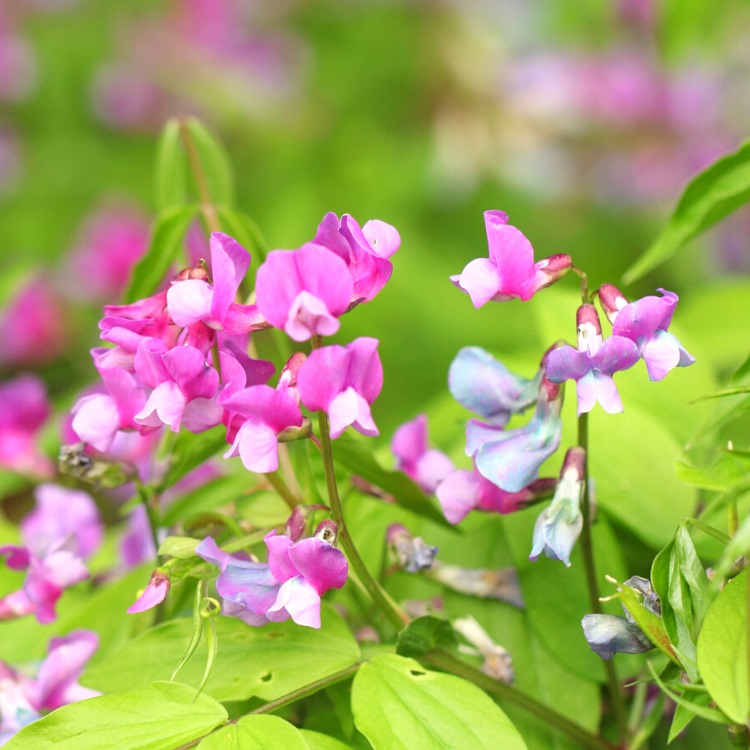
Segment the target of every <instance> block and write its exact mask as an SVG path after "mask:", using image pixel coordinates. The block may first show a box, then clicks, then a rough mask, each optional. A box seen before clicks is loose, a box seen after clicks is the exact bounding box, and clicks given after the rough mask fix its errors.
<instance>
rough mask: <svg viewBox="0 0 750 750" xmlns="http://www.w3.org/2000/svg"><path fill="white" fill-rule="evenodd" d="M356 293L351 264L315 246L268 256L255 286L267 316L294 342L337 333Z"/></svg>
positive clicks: (277, 252) (272, 323)
mask: <svg viewBox="0 0 750 750" xmlns="http://www.w3.org/2000/svg"><path fill="white" fill-rule="evenodd" d="M353 288H354V287H353V282H352V277H351V274H350V273H349V269H348V268H347V265H346V263H345V262H344V261H343V260H342V259H341V258H340V257H338V255H336V254H335V253H332V252H331V251H330V250H327V249H326V248H324V247H320V246H319V245H313V244H307V245H304V246H303V247H301V248H300V249H299V250H293V251H286V250H273V251H271V252H270V253H268V257H267V258H266V261H265V263H263V265H262V266H261V267H260V268H259V269H258V275H257V278H256V284H255V291H256V294H257V300H258V308H259V309H260V311H261V313H262V314H263V316H264V317H265V318H266V320H267V321H268V322H269V323H270V324H271V325H272V326H274V327H276V328H281V329H282V330H283V331H285V332H286V333H287V334H288V335H289V336H290V337H291V338H293V339H294V340H295V341H307V340H308V339H309V338H311V337H312V336H315V335H321V336H330V335H331V334H334V333H336V331H338V329H339V321H338V318H339V316H340V315H342V314H343V313H344V312H346V309H347V308H348V307H349V302H350V300H351V297H352V292H353Z"/></svg>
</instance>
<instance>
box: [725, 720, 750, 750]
mask: <svg viewBox="0 0 750 750" xmlns="http://www.w3.org/2000/svg"><path fill="white" fill-rule="evenodd" d="M729 740H730V741H731V743H732V746H733V747H738V748H741V749H742V750H747V748H748V743H749V742H750V738H749V737H748V732H747V727H746V726H744V725H742V724H734V725H732V726H731V727H729Z"/></svg>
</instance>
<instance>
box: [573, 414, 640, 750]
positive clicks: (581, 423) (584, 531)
mask: <svg viewBox="0 0 750 750" xmlns="http://www.w3.org/2000/svg"><path fill="white" fill-rule="evenodd" d="M588 416H589V415H588V414H587V413H584V414H581V415H580V416H579V417H578V445H579V446H580V447H581V448H583V449H584V450H585V451H586V480H585V482H584V483H583V501H582V502H581V515H582V516H583V526H582V528H581V553H582V554H583V568H584V571H585V573H586V584H587V586H588V590H589V599H590V602H591V609H592V612H593V613H594V614H597V615H600V614H602V605H601V602H600V601H599V585H598V583H597V580H596V565H595V563H594V546H593V544H592V542H591V521H592V513H591V495H590V492H589V468H588V467H589V422H588ZM604 668H605V670H606V672H607V684H608V686H609V694H610V700H611V701H612V710H613V712H614V715H615V722H616V723H617V734H618V737H619V738H620V745H621V746H623V747H624V746H625V744H626V742H627V737H628V726H627V718H626V715H625V704H624V701H623V697H622V691H621V690H620V681H619V679H618V677H617V669H616V667H615V665H614V664H613V663H612V662H611V661H605V662H604Z"/></svg>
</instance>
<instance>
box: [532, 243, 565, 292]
mask: <svg viewBox="0 0 750 750" xmlns="http://www.w3.org/2000/svg"><path fill="white" fill-rule="evenodd" d="M572 265H573V261H572V260H571V259H570V256H569V255H566V254H565V253H558V254H557V255H550V256H549V258H544V259H543V260H540V261H539V262H538V263H537V264H536V276H535V277H534V291H535V292H537V291H539V290H540V289H544V288H545V287H548V286H549V285H550V284H554V283H555V282H556V281H557V280H558V279H561V278H562V277H563V276H565V274H566V273H567V272H568V271H569V270H570V268H571V266H572Z"/></svg>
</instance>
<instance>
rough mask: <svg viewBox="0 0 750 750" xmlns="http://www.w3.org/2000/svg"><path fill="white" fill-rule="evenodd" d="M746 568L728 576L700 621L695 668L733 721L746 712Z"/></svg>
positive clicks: (749, 706) (749, 705) (749, 672)
mask: <svg viewBox="0 0 750 750" xmlns="http://www.w3.org/2000/svg"><path fill="white" fill-rule="evenodd" d="M747 577H748V573H747V570H744V571H743V572H742V573H740V575H738V576H737V577H736V578H733V579H732V580H730V581H729V582H728V583H727V585H726V587H725V588H724V590H723V591H722V592H721V593H720V594H719V596H718V597H717V599H716V601H715V602H714V603H713V604H712V605H711V607H710V608H709V610H708V612H707V613H706V618H705V620H704V621H703V628H702V629H701V632H700V636H699V638H698V668H699V669H700V673H701V677H702V678H703V682H704V683H705V685H706V687H707V688H708V690H709V692H710V693H711V697H712V698H713V699H714V701H715V702H716V705H717V706H718V707H719V708H720V709H721V710H722V711H723V712H724V713H725V714H726V715H727V716H728V717H729V718H730V719H731V720H732V721H734V722H736V723H737V724H745V723H747V720H748V714H749V712H750V692H749V691H748V680H750V669H749V667H748V649H747V607H748V602H747V598H748V597H747V587H748V586H747Z"/></svg>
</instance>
